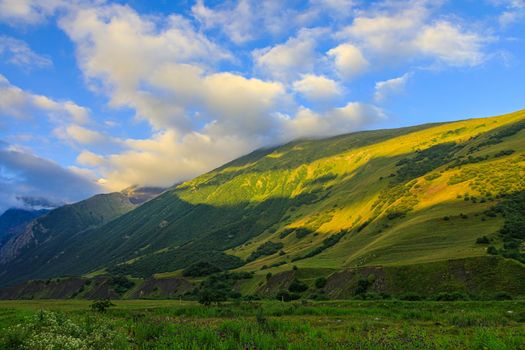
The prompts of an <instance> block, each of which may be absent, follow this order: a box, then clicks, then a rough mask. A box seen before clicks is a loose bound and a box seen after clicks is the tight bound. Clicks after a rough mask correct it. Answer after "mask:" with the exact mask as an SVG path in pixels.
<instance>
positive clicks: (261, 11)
mask: <svg viewBox="0 0 525 350" xmlns="http://www.w3.org/2000/svg"><path fill="white" fill-rule="evenodd" d="M337 3H339V4H341V3H346V4H347V3H348V0H319V1H313V2H312V3H311V4H308V6H306V8H304V9H302V10H297V9H295V8H293V6H290V5H291V4H290V3H288V2H286V1H277V0H270V1H259V0H239V1H228V2H222V3H221V2H219V4H218V5H216V6H214V7H213V8H212V7H208V6H206V4H205V2H204V0H197V1H196V3H195V5H194V6H193V7H192V9H191V10H192V14H193V16H194V17H195V18H196V19H197V20H198V21H199V22H200V23H201V24H202V26H203V29H204V30H208V29H219V30H221V31H222V32H223V33H224V36H225V37H226V38H227V39H228V40H231V41H232V42H234V43H236V44H238V45H241V44H245V43H247V42H250V41H253V40H256V39H258V38H260V37H261V36H263V35H268V34H270V35H272V36H279V35H281V34H284V33H290V32H293V31H294V30H295V29H297V28H305V27H309V25H308V24H309V23H311V22H313V21H314V20H315V19H316V18H318V17H319V15H320V14H321V12H322V11H326V10H328V11H331V12H332V11H334V7H335V6H336V5H337ZM292 5H293V4H292ZM343 11H346V7H345V8H344V9H343ZM343 11H338V13H339V14H340V13H343ZM261 28H264V30H261Z"/></svg>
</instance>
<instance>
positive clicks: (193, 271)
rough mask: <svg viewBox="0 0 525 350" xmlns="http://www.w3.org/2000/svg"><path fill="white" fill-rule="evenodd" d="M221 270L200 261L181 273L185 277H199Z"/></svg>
mask: <svg viewBox="0 0 525 350" xmlns="http://www.w3.org/2000/svg"><path fill="white" fill-rule="evenodd" d="M220 271H221V269H220V268H218V267H217V266H215V265H213V264H210V263H209V262H206V261H201V262H198V263H195V264H193V265H190V266H189V267H187V268H185V269H184V270H183V271H182V275H183V276H186V277H201V276H207V275H211V274H213V273H217V272H220Z"/></svg>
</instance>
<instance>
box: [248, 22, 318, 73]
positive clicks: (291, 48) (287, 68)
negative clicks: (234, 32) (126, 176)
mask: <svg viewBox="0 0 525 350" xmlns="http://www.w3.org/2000/svg"><path fill="white" fill-rule="evenodd" d="M322 32H323V31H322V30H319V29H316V30H314V29H310V30H302V31H301V32H300V33H299V34H298V35H297V36H296V37H293V38H290V39H288V40H287V41H286V42H285V43H283V44H279V45H275V46H272V47H267V48H264V49H257V50H255V51H254V52H253V58H254V61H255V66H256V68H257V69H259V70H260V71H262V72H263V73H265V74H266V75H269V76H271V77H273V78H275V79H279V80H284V81H287V80H290V79H293V78H295V77H297V76H299V75H300V74H302V73H309V72H311V71H312V70H313V68H314V65H315V62H316V51H315V48H316V45H317V37H318V36H319V35H320V34H321V33H322Z"/></svg>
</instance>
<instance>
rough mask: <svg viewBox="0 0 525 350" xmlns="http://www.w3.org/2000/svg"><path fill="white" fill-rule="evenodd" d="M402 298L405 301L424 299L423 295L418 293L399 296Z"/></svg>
mask: <svg viewBox="0 0 525 350" xmlns="http://www.w3.org/2000/svg"><path fill="white" fill-rule="evenodd" d="M399 299H400V300H405V301H419V300H423V297H422V296H421V295H419V294H417V293H405V294H402V295H401V296H400V297H399Z"/></svg>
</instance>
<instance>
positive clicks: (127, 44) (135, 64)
mask: <svg viewBox="0 0 525 350" xmlns="http://www.w3.org/2000/svg"><path fill="white" fill-rule="evenodd" d="M524 40H525V0H455V1H452V0H450V1H446V0H432V1H427V0H410V1H396V0H378V1H364V0H363V1H360V0H302V1H295V0H289V1H281V0H231V1H212V0H195V1H193V0H156V1H152V0H132V1H111V0H0V212H2V211H3V210H4V209H6V208H8V207H13V206H15V207H23V206H28V205H31V203H34V202H35V201H34V199H38V200H37V202H38V203H42V202H43V201H49V202H51V203H69V202H73V201H78V200H81V199H84V198H86V197H88V196H90V195H93V194H95V193H101V192H111V191H119V190H122V189H124V188H126V187H128V186H131V185H142V186H153V185H154V186H170V185H172V184H174V183H177V182H180V181H184V180H188V179H191V178H193V177H195V176H197V175H199V174H202V173H205V172H207V171H209V170H212V169H214V168H216V167H218V166H220V165H222V164H224V163H225V162H227V161H230V160H232V159H235V158H237V157H239V156H241V155H243V154H246V153H249V152H251V151H253V150H254V149H257V148H260V147H267V146H272V145H278V144H282V143H285V142H288V141H291V140H294V139H297V138H311V137H326V136H331V135H336V134H341V133H346V132H352V131H356V130H365V129H378V128H393V127H400V126H407V125H415V124H422V123H428V122H436V121H448V120H458V119H465V118H472V117H486V116H492V115H499V114H504V113H507V112H512V111H515V110H519V109H522V108H525V99H524V97H525V84H523V81H524V79H523V78H524V77H525V45H524ZM50 205H51V204H50Z"/></svg>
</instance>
